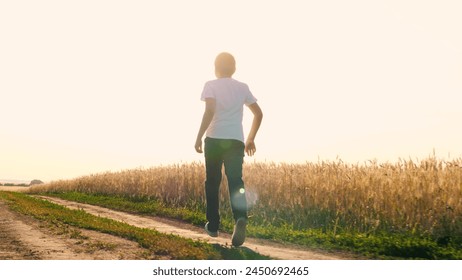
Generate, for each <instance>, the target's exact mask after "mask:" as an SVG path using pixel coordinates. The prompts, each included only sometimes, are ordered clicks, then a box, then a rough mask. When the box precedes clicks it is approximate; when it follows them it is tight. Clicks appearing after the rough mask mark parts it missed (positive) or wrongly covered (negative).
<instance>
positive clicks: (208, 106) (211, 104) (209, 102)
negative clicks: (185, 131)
mask: <svg viewBox="0 0 462 280" xmlns="http://www.w3.org/2000/svg"><path fill="white" fill-rule="evenodd" d="M215 106H216V101H215V99H213V98H206V99H205V112H204V115H203V116H202V122H201V126H200V128H199V132H198V133H197V138H196V144H195V145H194V148H195V149H196V152H198V153H203V149H202V137H203V136H204V134H205V132H206V131H207V128H208V127H209V125H210V123H211V122H212V119H213V116H214V115H215Z"/></svg>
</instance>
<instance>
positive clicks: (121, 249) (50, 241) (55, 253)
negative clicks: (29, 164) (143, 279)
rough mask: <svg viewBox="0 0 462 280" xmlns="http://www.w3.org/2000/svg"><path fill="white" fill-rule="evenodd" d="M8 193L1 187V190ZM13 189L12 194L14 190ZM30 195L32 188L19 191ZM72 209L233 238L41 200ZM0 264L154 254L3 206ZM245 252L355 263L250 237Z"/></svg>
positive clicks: (190, 234)
mask: <svg viewBox="0 0 462 280" xmlns="http://www.w3.org/2000/svg"><path fill="white" fill-rule="evenodd" d="M2 189H4V188H1V187H0V190H2ZM9 190H11V189H9ZM18 190H19V191H27V188H21V189H18ZM41 198H42V199H46V200H49V201H51V202H53V203H57V204H61V205H64V206H66V207H68V208H70V209H82V210H84V211H86V212H88V213H90V214H93V215H97V216H101V217H106V218H110V219H113V220H118V221H123V222H125V223H128V224H130V225H133V226H136V227H141V228H151V229H156V230H157V231H159V232H162V233H167V234H175V235H179V236H182V237H185V238H191V239H194V240H200V241H205V242H209V243H214V244H221V245H223V246H230V240H231V236H230V235H229V234H226V233H220V236H219V237H218V238H211V237H209V236H208V235H207V234H205V233H204V230H203V229H202V228H199V227H196V226H193V225H191V224H187V223H183V222H179V221H176V220H170V219H165V218H159V217H148V216H140V215H134V214H128V213H124V212H120V211H114V210H110V209H107V208H103V207H98V206H93V205H88V204H82V203H77V202H72V201H67V200H62V199H58V198H51V197H41ZM0 213H2V215H1V216H0V260H2V259H3V260H5V259H149V258H152V256H150V253H149V252H148V251H147V250H145V249H142V248H140V247H139V246H138V244H136V243H134V242H131V241H128V240H125V239H121V238H118V237H115V236H112V235H109V234H103V233H98V232H94V231H89V230H83V229H76V228H72V227H68V228H66V229H64V230H63V232H58V234H57V233H56V229H53V228H46V227H44V226H43V225H42V224H40V222H38V221H36V220H34V219H32V218H29V217H25V216H23V215H19V214H17V213H14V212H12V211H10V210H9V209H8V207H7V205H5V203H3V202H0ZM244 247H246V248H248V249H250V250H253V251H255V252H258V253H260V254H262V255H266V256H270V257H271V258H275V259H285V260H313V259H314V260H332V259H354V258H356V257H355V256H352V255H347V254H333V253H328V252H322V251H314V250H308V249H305V248H301V247H297V246H294V245H286V244H284V245H281V244H279V243H276V242H271V241H267V240H261V239H255V238H248V239H247V240H246V242H245V243H244Z"/></svg>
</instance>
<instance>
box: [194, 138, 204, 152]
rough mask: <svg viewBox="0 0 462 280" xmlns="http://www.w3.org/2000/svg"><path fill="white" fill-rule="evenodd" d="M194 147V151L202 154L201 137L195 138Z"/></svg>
mask: <svg viewBox="0 0 462 280" xmlns="http://www.w3.org/2000/svg"><path fill="white" fill-rule="evenodd" d="M194 148H195V149H196V152H198V153H199V154H202V152H203V151H202V139H197V140H196V144H195V145H194Z"/></svg>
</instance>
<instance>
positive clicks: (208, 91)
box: [201, 82, 215, 101]
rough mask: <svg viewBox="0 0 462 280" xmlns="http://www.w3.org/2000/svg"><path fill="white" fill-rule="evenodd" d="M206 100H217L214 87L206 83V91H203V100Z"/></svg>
mask: <svg viewBox="0 0 462 280" xmlns="http://www.w3.org/2000/svg"><path fill="white" fill-rule="evenodd" d="M206 98H214V99H215V93H214V91H213V88H212V86H211V85H210V83H209V82H207V83H205V85H204V89H203V90H202V95H201V100H202V101H205V99H206Z"/></svg>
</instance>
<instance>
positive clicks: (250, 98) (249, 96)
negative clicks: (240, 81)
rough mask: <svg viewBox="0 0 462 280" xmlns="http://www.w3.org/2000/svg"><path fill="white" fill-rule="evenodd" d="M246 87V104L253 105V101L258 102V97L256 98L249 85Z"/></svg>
mask: <svg viewBox="0 0 462 280" xmlns="http://www.w3.org/2000/svg"><path fill="white" fill-rule="evenodd" d="M245 88H246V91H247V93H246V98H245V101H244V104H245V105H246V106H250V105H252V104H253V103H255V102H257V99H256V98H255V96H253V94H252V92H251V91H250V89H249V87H248V86H247V85H246V86H245Z"/></svg>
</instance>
